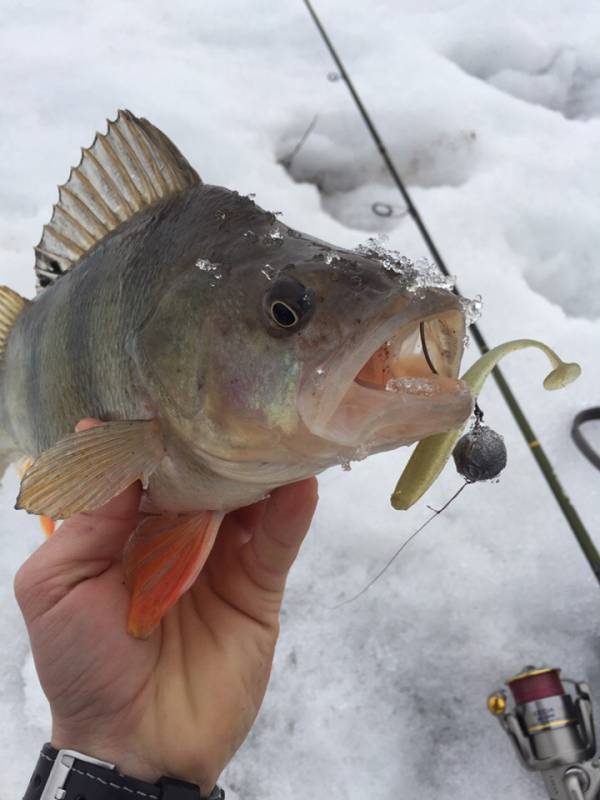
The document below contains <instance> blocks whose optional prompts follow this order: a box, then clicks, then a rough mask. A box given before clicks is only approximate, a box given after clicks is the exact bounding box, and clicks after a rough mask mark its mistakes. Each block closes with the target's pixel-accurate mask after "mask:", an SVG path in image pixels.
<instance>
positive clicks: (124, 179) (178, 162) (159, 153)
mask: <svg viewBox="0 0 600 800" xmlns="http://www.w3.org/2000/svg"><path fill="white" fill-rule="evenodd" d="M199 183H202V181H201V180H200V177H199V175H198V173H197V172H196V171H195V170H194V169H193V167H191V166H190V164H189V163H188V162H187V160H186V159H185V158H184V157H183V156H182V155H181V153H180V152H179V150H178V149H177V148H176V147H175V145H174V144H173V142H172V141H171V140H170V139H168V138H167V137H166V136H165V134H164V133H162V132H161V131H159V130H158V128H155V127H154V125H152V124H151V123H150V122H148V121H147V120H145V119H139V118H138V117H135V116H134V115H133V114H132V113H131V112H130V111H119V113H118V114H117V118H116V120H115V121H114V122H111V121H109V122H108V130H107V132H106V133H105V134H96V138H95V139H94V141H93V143H92V146H91V147H88V148H87V149H84V150H82V154H81V161H80V162H79V166H77V167H74V168H73V169H72V170H71V173H70V175H69V179H68V180H67V182H66V183H65V184H63V185H62V186H59V189H58V203H56V205H55V206H54V208H53V211H52V218H51V220H50V222H49V223H48V224H47V225H46V226H45V227H44V232H43V234H42V238H41V240H40V243H39V244H38V246H37V247H36V248H35V255H36V258H35V273H36V275H37V279H38V286H39V287H42V288H43V287H44V286H48V285H49V284H51V283H53V282H54V281H55V280H56V279H57V278H59V277H60V276H61V275H62V274H63V273H64V272H66V271H67V270H69V269H71V268H72V267H73V266H74V265H75V264H76V263H77V261H79V259H80V258H81V257H82V256H84V255H85V254H86V253H87V252H88V250H90V249H91V248H92V247H93V246H94V245H95V244H96V243H97V242H99V241H100V240H101V239H103V238H104V237H105V236H106V235H107V234H108V233H109V232H110V231H112V230H114V229H115V228H116V227H118V226H119V225H121V224H122V223H123V222H126V221H127V220H128V219H131V217H133V215H134V214H136V213H137V212H138V211H141V210H142V209H143V208H148V207H149V206H152V205H154V204H155V203H158V202H160V201H161V200H163V199H164V198H166V197H169V196H170V195H173V194H177V193H179V192H182V191H184V190H185V189H187V188H188V187H190V186H193V185H194V184H199Z"/></svg>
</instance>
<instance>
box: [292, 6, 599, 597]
mask: <svg viewBox="0 0 600 800" xmlns="http://www.w3.org/2000/svg"><path fill="white" fill-rule="evenodd" d="M302 2H303V3H304V5H305V6H306V8H307V10H308V13H309V14H310V16H311V17H312V20H313V22H314V23H315V26H316V27H317V30H318V31H319V34H320V35H321V38H322V39H323V42H324V44H325V46H326V47H327V49H328V50H329V53H330V55H331V57H332V59H333V60H334V62H335V64H336V66H337V69H338V70H339V73H340V75H341V77H342V79H343V80H344V82H345V84H346V86H347V88H348V91H349V92H350V94H351V95H352V99H353V100H354V103H355V105H356V107H357V109H358V111H359V113H360V115H361V117H362V120H363V122H364V123H365V125H366V127H367V129H368V131H369V133H370V134H371V138H372V139H373V142H374V143H375V146H376V147H377V150H378V151H379V153H380V155H381V158H382V159H383V161H384V163H385V165H386V167H387V169H388V171H389V173H390V175H391V177H392V179H393V181H394V183H395V184H396V187H397V189H398V191H399V192H400V194H401V195H402V199H403V200H404V202H405V204H406V207H407V211H408V213H409V214H410V216H411V217H412V220H413V222H414V223H415V225H416V226H417V228H418V230H419V233H420V234H421V237H422V238H423V240H424V242H425V244H426V245H427V248H428V250H429V253H430V255H431V257H432V259H433V260H434V261H435V262H436V264H437V265H438V267H439V268H440V270H441V271H442V272H443V273H444V275H446V276H448V277H451V276H450V271H449V270H448V268H447V267H446V263H445V261H444V259H443V258H442V255H441V253H440V251H439V250H438V248H437V246H436V244H435V242H434V241H433V239H432V237H431V234H430V233H429V231H428V230H427V227H426V226H425V223H424V222H423V219H422V217H421V215H420V213H419V211H418V209H417V207H416V206H415V204H414V203H413V200H412V197H411V196H410V194H409V192H408V190H407V188H406V186H405V185H404V182H403V180H402V178H401V177H400V174H399V173H398V170H397V169H396V167H395V165H394V162H393V161H392V159H391V157H390V155H389V153H388V151H387V149H386V147H385V144H384V143H383V140H382V138H381V136H380V135H379V132H378V130H377V128H376V127H375V124H374V123H373V121H372V119H371V117H370V116H369V113H368V112H367V110H366V108H365V106H364V105H363V102H362V100H361V99H360V97H359V95H358V92H357V91H356V89H355V87H354V84H353V83H352V81H351V79H350V76H349V74H348V71H347V70H346V67H345V66H344V64H343V62H342V60H341V58H340V56H339V55H338V53H337V51H336V49H335V47H334V46H333V43H332V41H331V39H330V38H329V36H328V34H327V33H326V31H325V28H324V27H323V24H322V22H321V20H320V19H319V17H318V16H317V13H316V12H315V10H314V8H313V7H312V4H311V2H310V0H302ZM454 292H455V293H456V294H460V292H459V290H458V287H457V286H456V285H455V286H454ZM470 332H471V334H472V336H473V339H474V340H475V343H476V345H477V347H478V348H479V350H480V352H481V353H487V352H488V350H489V349H490V348H489V346H488V344H487V342H486V340H485V338H484V337H483V334H482V333H481V331H480V330H479V327H478V326H477V325H476V324H471V325H470ZM492 374H493V376H494V380H495V381H496V384H497V386H498V388H499V390H500V393H501V394H502V397H503V398H504V400H505V401H506V403H507V405H508V407H509V409H510V412H511V414H512V415H513V418H514V420H515V422H516V423H517V426H518V428H519V430H520V431H521V433H522V435H523V437H524V438H525V441H526V442H527V444H528V445H529V449H530V451H531V454H532V455H533V457H534V459H535V461H536V463H537V465H538V467H539V469H540V471H541V473H542V475H543V476H544V478H545V479H546V483H547V484H548V487H549V489H550V491H551V492H552V494H553V496H554V498H555V500H556V502H557V503H558V505H559V508H560V510H561V511H562V513H563V515H564V517H565V519H566V521H567V522H568V524H569V526H570V528H571V530H572V532H573V534H574V535H575V538H576V539H577V542H578V544H579V546H580V547H581V549H582V551H583V554H584V555H585V557H586V559H587V561H588V563H589V565H590V567H591V569H592V571H593V573H594V575H595V576H596V580H597V581H598V582H599V583H600V554H599V553H598V550H597V549H596V546H595V544H594V542H593V541H592V538H591V536H590V535H589V533H588V531H587V529H586V527H585V525H584V524H583V521H582V519H581V517H580V516H579V514H578V513H577V511H576V509H575V507H574V506H573V505H572V504H571V501H570V500H569V498H568V497H567V495H566V493H565V491H564V489H563V487H562V484H561V482H560V481H559V479H558V477H557V475H556V473H555V471H554V468H553V466H552V464H551V462H550V460H549V458H548V456H547V455H546V453H545V451H544V449H543V447H542V445H541V444H540V441H539V439H538V438H537V436H536V435H535V432H534V430H533V428H532V427H531V425H530V423H529V420H528V419H527V417H526V415H525V412H524V411H523V410H522V408H521V406H520V404H519V402H518V400H517V398H516V397H515V395H514V394H513V392H512V390H511V388H510V386H509V385H508V382H507V380H506V378H505V377H504V375H503V373H502V372H501V371H500V369H499V368H498V367H494V370H493V372H492Z"/></svg>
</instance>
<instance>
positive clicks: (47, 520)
mask: <svg viewBox="0 0 600 800" xmlns="http://www.w3.org/2000/svg"><path fill="white" fill-rule="evenodd" d="M40 525H41V526H42V530H43V531H44V536H45V537H46V539H49V538H50V537H51V536H52V534H53V533H54V528H56V523H55V522H54V520H53V519H52V518H51V517H45V516H44V515H43V514H42V515H41V517H40Z"/></svg>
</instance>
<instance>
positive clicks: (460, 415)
mask: <svg viewBox="0 0 600 800" xmlns="http://www.w3.org/2000/svg"><path fill="white" fill-rule="evenodd" d="M472 408H473V397H472V395H471V393H470V391H469V389H468V387H467V385H466V384H465V383H464V382H463V381H461V380H459V379H457V378H446V377H441V376H438V375H430V376H428V377H423V376H418V377H415V376H408V377H400V378H393V379H390V380H389V381H388V383H387V385H386V387H385V388H384V389H375V388H372V387H366V386H363V385H361V384H359V383H357V382H354V383H353V384H352V385H351V387H350V388H349V390H348V392H347V393H346V395H345V397H344V399H343V400H342V402H341V403H340V405H339V406H338V408H337V410H336V411H335V413H334V414H333V416H332V417H331V418H330V419H329V420H328V421H327V423H326V425H325V426H324V427H323V428H322V430H321V431H320V432H319V435H321V436H322V437H323V438H325V439H328V440H329V441H335V442H336V443H337V444H339V445H340V446H345V447H350V448H359V449H360V450H361V451H363V452H364V455H368V454H370V453H373V452H378V451H380V450H387V449H392V448H394V447H399V446H401V445H405V444H412V443H413V442H416V441H418V440H420V439H423V438H425V437H426V436H431V435H432V434H434V433H441V432H443V431H447V430H450V429H452V428H456V427H458V426H459V425H460V424H461V423H462V422H464V420H465V419H467V417H468V416H469V414H470V413H471V410H472Z"/></svg>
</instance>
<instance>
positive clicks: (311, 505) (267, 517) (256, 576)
mask: <svg viewBox="0 0 600 800" xmlns="http://www.w3.org/2000/svg"><path fill="white" fill-rule="evenodd" d="M317 499H318V494H317V482H316V480H315V479H314V478H310V479H309V480H305V481H301V482H300V483H294V484H291V485H289V486H282V487H281V488H279V489H276V490H275V491H274V492H273V494H272V495H271V497H270V498H269V500H268V501H267V504H266V508H265V511H264V516H263V519H262V522H261V524H260V526H259V527H258V529H257V530H256V532H255V534H254V536H253V537H252V539H251V540H250V541H249V542H248V544H247V545H246V557H245V566H246V569H247V571H248V573H249V574H250V577H251V578H252V579H253V580H254V581H255V582H256V583H257V584H258V585H259V586H261V587H262V588H264V589H268V590H269V591H283V588H284V586H285V580H286V577H287V574H288V572H289V570H290V567H291V566H292V564H293V563H294V560H295V559H296V556H297V555H298V551H299V550H300V546H301V544H302V542H303V540H304V537H305V536H306V534H307V532H308V529H309V526H310V523H311V520H312V517H313V514H314V512H315V508H316V505H317Z"/></svg>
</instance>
